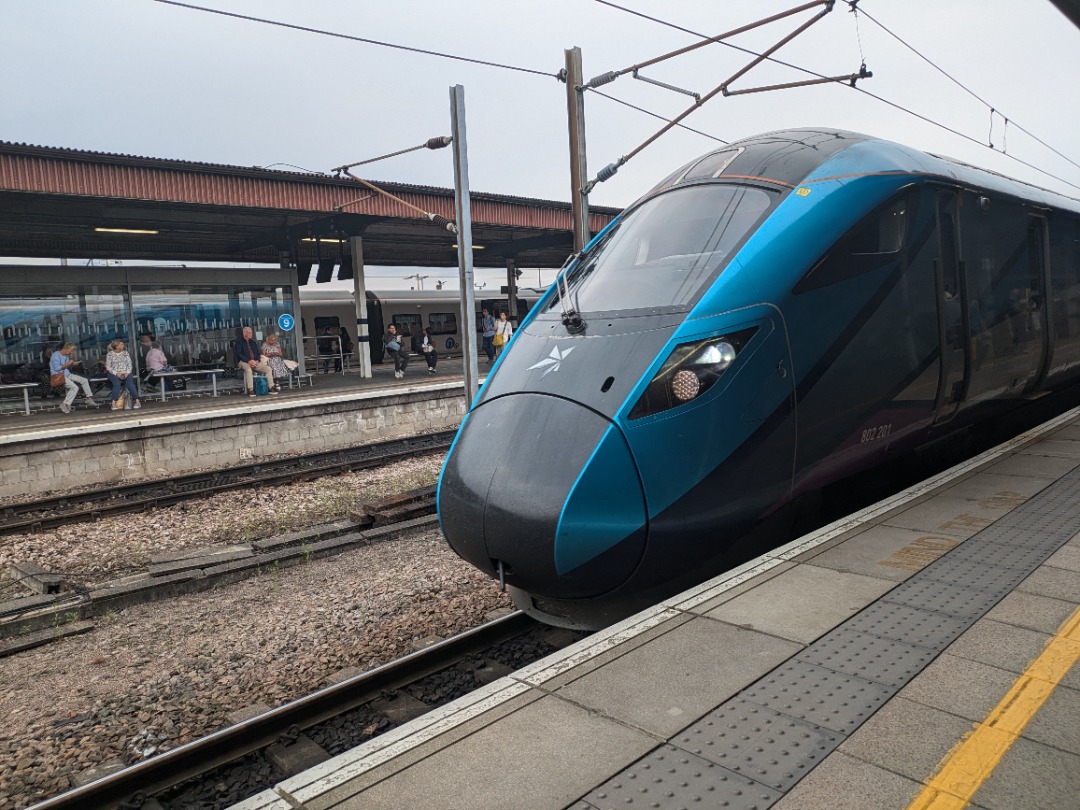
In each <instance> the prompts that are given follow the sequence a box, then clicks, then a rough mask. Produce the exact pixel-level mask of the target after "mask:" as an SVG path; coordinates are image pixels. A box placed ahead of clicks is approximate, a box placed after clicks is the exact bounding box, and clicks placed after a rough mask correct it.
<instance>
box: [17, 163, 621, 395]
mask: <svg viewBox="0 0 1080 810" xmlns="http://www.w3.org/2000/svg"><path fill="white" fill-rule="evenodd" d="M380 185H381V187H382V188H384V189H385V190H387V191H389V192H390V193H391V194H393V195H394V196H396V197H398V198H400V199H402V200H405V201H407V202H408V203H410V204H411V205H413V206H416V207H417V208H421V209H423V210H424V211H428V212H432V213H433V214H436V215H438V216H441V217H445V218H446V219H450V220H452V219H453V218H454V192H453V189H440V188H432V187H423V186H413V185H404V184H395V183H382V184H380ZM471 213H472V219H473V223H472V228H473V241H474V243H475V245H476V246H479V247H481V248H482V249H477V250H475V251H474V259H473V262H474V266H475V267H478V268H507V270H508V278H510V279H512V278H513V277H514V273H513V272H512V271H513V269H514V268H515V267H520V266H526V267H559V266H561V265H562V263H563V261H564V260H565V258H566V257H567V255H569V253H570V252H571V251H572V245H573V238H572V218H571V208H570V205H569V204H568V203H559V202H549V201H543V200H532V199H525V198H520V197H511V196H503V195H495V194H483V193H474V194H472V195H471ZM617 213H618V211H617V210H616V209H596V208H594V209H593V210H592V212H591V219H590V226H591V230H592V231H593V232H594V233H595V232H597V231H599V230H600V229H601V228H603V227H604V225H606V224H607V223H608V222H610V221H611V220H612V218H613V217H614V216H615V215H616V214H617ZM355 237H359V241H356V240H355V239H354V238H355ZM455 242H456V240H455V238H454V236H453V234H451V233H449V232H447V231H446V230H445V229H443V228H440V227H438V226H437V225H434V224H432V223H431V222H430V221H429V220H427V219H425V218H423V217H421V216H419V215H418V214H416V213H415V211H412V210H410V209H409V208H407V207H406V206H403V205H401V204H400V203H398V202H395V201H394V200H392V199H389V198H387V197H385V196H382V195H379V194H375V193H373V192H371V191H370V190H368V189H367V188H365V187H363V186H361V185H359V184H357V183H356V182H355V181H353V180H350V179H347V178H344V179H342V178H336V177H331V176H329V175H322V174H311V173H301V172H286V171H275V170H269V169H263V168H259V167H252V168H245V167H240V166H223V165H215V164H207V163H193V162H188V161H181V160H167V159H159V158H147V157H135V156H130V155H118V154H107V153H100V152H86V151H79V150H73V149H57V148H49V147H39V146H29V145H25V144H15V143H7V142H0V256H2V257H6V259H7V261H8V262H10V263H7V264H3V265H0V335H2V343H0V377H2V379H3V381H5V382H10V381H17V380H18V378H19V376H20V375H24V376H25V375H26V374H27V373H28V372H33V371H35V370H37V371H40V369H41V368H42V367H43V366H44V365H47V363H48V358H49V354H50V353H51V352H52V351H53V350H54V349H55V348H56V347H57V346H58V344H60V343H62V342H71V343H75V344H76V345H77V346H78V347H79V354H80V356H81V357H83V358H95V357H98V356H100V357H103V356H104V354H105V352H106V350H107V346H108V343H109V341H110V340H112V339H114V338H122V339H124V340H125V341H127V342H128V344H129V347H130V348H132V355H133V356H135V355H136V354H137V352H136V351H135V349H136V347H137V345H138V341H139V337H140V336H141V335H144V334H148V335H152V336H153V337H154V339H156V340H157V341H158V342H159V343H160V344H161V345H162V348H164V349H165V351H166V353H167V354H168V355H169V356H170V357H171V358H173V359H174V362H176V363H178V364H185V365H186V364H191V365H197V364H199V363H215V364H218V363H232V360H233V358H232V355H231V344H232V341H233V340H234V339H235V338H236V337H237V334H238V331H239V330H240V329H241V328H242V327H243V326H251V327H252V328H253V329H254V330H255V334H256V337H257V338H259V339H261V338H262V337H264V336H265V335H266V334H269V333H270V332H276V333H278V334H279V336H280V339H281V343H282V344H283V347H284V350H285V353H286V355H287V356H292V357H298V358H302V357H303V355H304V351H303V347H302V345H301V343H302V341H301V337H302V336H301V335H300V334H299V333H300V332H301V328H302V324H303V321H302V318H301V312H300V293H299V290H300V287H302V286H304V285H306V284H308V283H309V282H312V281H313V282H315V283H318V282H324V281H329V280H331V278H332V277H333V276H334V274H335V269H336V271H337V272H336V275H337V278H339V279H348V278H358V282H359V283H357V285H356V289H357V290H358V291H361V295H363V293H362V290H363V289H364V286H363V283H362V282H363V268H364V266H365V264H367V265H380V266H420V267H433V268H435V267H456V265H457V252H456V244H455ZM351 245H359V246H361V249H362V256H353V255H351V253H350V252H349V251H350V246H351ZM20 260H33V261H34V263H30V262H28V261H23V262H20ZM140 262H144V263H147V264H144V265H142V266H140V265H139V263H140ZM150 262H153V263H155V264H149V263H150ZM357 271H358V273H357ZM354 273H355V274H356V275H354ZM357 326H358V327H360V328H358V329H357V332H358V334H357V338H358V342H363V341H365V340H366V338H367V329H366V326H367V324H366V323H358V324H357ZM137 362H138V361H137Z"/></svg>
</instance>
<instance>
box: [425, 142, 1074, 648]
mask: <svg viewBox="0 0 1080 810" xmlns="http://www.w3.org/2000/svg"><path fill="white" fill-rule="evenodd" d="M1078 374H1080V203H1078V201H1077V200H1074V199H1070V198H1066V197H1062V196H1059V195H1056V194H1053V193H1051V192H1048V191H1045V190H1042V189H1039V188H1036V187H1033V186H1029V185H1025V184H1023V183H1019V182H1016V181H1013V180H1009V179H1007V178H1005V177H1003V176H1000V175H997V174H994V173H991V172H987V171H984V170H980V169H977V168H975V167H972V166H969V165H965V164H963V163H960V162H957V161H954V160H950V159H946V158H942V157H936V156H932V155H928V154H925V153H922V152H919V151H916V150H914V149H910V148H907V147H904V146H900V145H898V144H895V143H890V142H887V141H884V140H880V139H877V138H872V137H867V136H863V135H858V134H854V133H850V132H843V131H835V130H815V129H798V130H785V131H780V132H773V133H770V134H767V135H761V136H757V137H753V138H749V139H746V140H743V141H740V142H737V143H734V144H732V145H730V146H725V147H724V148H722V149H719V150H717V151H715V152H711V153H710V154H707V155H705V156H704V157H701V158H699V159H697V160H694V161H693V162H691V163H689V164H687V165H686V166H684V167H682V168H681V169H679V170H678V171H676V172H674V173H673V174H671V175H670V176H669V177H667V178H666V179H664V180H663V181H662V182H661V183H660V184H659V185H657V186H656V187H655V188H654V189H652V190H651V191H650V192H649V193H648V194H646V195H645V196H644V197H643V198H641V199H640V200H638V201H637V202H636V203H634V204H633V205H632V206H630V207H629V208H627V209H626V211H625V212H624V213H623V214H622V215H621V216H620V217H619V218H618V219H616V220H615V221H614V222H612V223H611V225H610V226H609V227H607V228H606V229H605V230H604V231H603V232H601V233H600V234H598V235H597V236H596V237H595V238H594V239H593V240H592V241H591V243H590V244H589V245H588V246H587V247H586V249H585V250H584V251H582V253H581V254H580V255H576V256H574V257H572V259H571V261H570V262H569V263H568V265H567V266H566V268H565V269H564V271H563V272H562V274H561V276H560V280H559V282H558V283H557V284H556V285H553V286H552V287H551V289H550V290H549V291H548V293H547V295H546V297H545V298H544V299H543V300H541V301H540V302H539V303H538V304H537V305H536V306H535V307H534V308H533V310H532V311H531V312H530V314H529V316H528V318H527V319H526V320H525V321H524V323H523V324H522V326H521V328H520V329H518V331H517V332H516V333H515V334H514V337H513V340H512V342H511V344H510V347H509V349H508V351H506V352H504V353H503V355H502V357H501V358H500V360H499V361H498V363H497V364H496V366H495V368H494V369H493V371H492V373H491V374H490V376H489V377H488V379H487V381H486V383H485V384H484V386H483V389H482V390H481V392H480V395H479V396H478V398H477V400H476V402H475V403H474V405H473V407H472V408H471V410H470V411H469V413H468V415H467V417H466V419H465V421H464V423H463V424H462V426H461V429H460V431H459V433H458V436H457V439H456V441H455V444H454V446H453V448H452V450H451V451H450V454H449V456H448V458H447V460H446V464H445V467H444V469H443V472H442V476H441V480H440V484H439V495H438V503H439V515H440V521H441V525H442V529H443V532H444V533H445V535H446V537H447V539H448V540H449V543H450V545H451V546H452V548H453V549H454V550H455V551H456V552H457V553H458V554H459V555H461V556H462V557H463V558H465V559H466V560H468V561H469V562H471V563H472V564H473V565H475V566H477V567H478V568H480V569H482V570H484V571H486V572H487V573H489V574H490V575H491V576H493V577H495V578H497V579H502V580H504V581H505V582H506V583H507V584H508V585H509V586H510V588H511V593H512V595H513V597H514V600H515V602H516V603H517V604H518V605H519V606H520V607H522V608H523V609H525V610H526V611H528V612H530V613H532V614H533V615H536V616H538V617H540V618H542V619H544V620H546V621H548V622H551V623H554V624H563V625H568V626H578V627H596V626H602V625H604V624H606V623H608V622H610V621H613V620H615V619H617V618H619V617H621V616H623V615H626V614H628V613H629V612H632V611H633V610H635V609H637V608H640V607H642V606H644V605H645V604H648V603H651V602H653V601H656V600H657V599H658V598H662V597H663V596H664V595H667V594H669V593H671V592H674V590H675V589H677V588H682V587H685V586H687V585H689V584H692V583H694V582H696V581H702V580H704V579H705V578H707V577H708V576H710V575H713V574H715V573H717V572H718V571H720V570H723V569H724V568H725V567H727V566H730V565H731V564H733V563H734V562H737V561H740V560H741V559H745V558H746V557H747V556H751V555H752V553H753V552H754V549H755V548H757V549H759V550H760V546H761V543H762V538H768V537H772V538H775V539H774V540H773V541H772V543H773V545H775V544H776V543H778V542H781V541H782V540H784V539H786V534H785V532H784V531H783V529H782V527H784V526H786V525H788V524H789V522H790V520H791V517H792V515H793V514H795V512H796V511H797V508H798V506H799V504H800V503H805V502H806V500H807V499H809V498H812V497H813V496H814V494H815V493H817V492H820V491H821V490H822V488H824V487H826V486H828V485H830V484H833V483H834V482H837V481H841V480H843V479H846V478H848V477H850V476H852V475H857V474H862V473H864V472H867V471H870V470H873V469H875V468H876V467H879V466H880V465H882V464H884V463H885V462H886V461H887V460H889V459H892V458H894V457H896V456H898V455H901V454H907V453H911V452H913V451H917V450H919V449H920V448H924V447H926V446H928V445H930V444H934V443H941V442H942V441H946V442H947V441H948V437H950V436H953V435H957V434H958V432H959V431H961V430H962V429H965V428H967V429H970V428H971V427H972V426H973V425H976V426H977V425H979V424H980V423H981V422H982V420H986V419H990V418H992V417H995V416H996V415H997V414H999V413H1000V412H1001V411H1002V409H1007V408H1016V407H1018V406H1021V405H1022V404H1023V403H1025V402H1027V401H1030V400H1032V399H1034V398H1037V397H1038V396H1040V395H1041V394H1042V393H1044V392H1047V391H1054V390H1058V389H1062V388H1064V387H1066V386H1069V385H1071V384H1073V383H1074V382H1075V381H1076V380H1077V377H1078Z"/></svg>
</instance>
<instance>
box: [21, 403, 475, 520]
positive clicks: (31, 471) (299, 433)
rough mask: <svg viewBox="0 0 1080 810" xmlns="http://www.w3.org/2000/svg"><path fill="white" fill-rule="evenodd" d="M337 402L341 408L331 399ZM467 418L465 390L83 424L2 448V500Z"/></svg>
mask: <svg viewBox="0 0 1080 810" xmlns="http://www.w3.org/2000/svg"><path fill="white" fill-rule="evenodd" d="M335 400H336V401H335ZM464 414H465V398H464V396H463V395H462V391H461V386H460V385H456V384H447V386H446V388H445V389H431V388H427V389H425V390H424V391H422V392H417V393H400V394H398V393H395V394H389V395H382V396H372V397H364V398H361V399H355V398H353V399H341V398H328V399H327V400H322V401H319V402H312V403H311V404H304V405H299V406H297V405H286V404H285V403H282V405H281V406H280V407H277V408H267V407H265V406H263V407H259V408H258V410H254V409H252V410H250V411H246V412H240V413H237V412H235V411H233V412H232V413H230V414H229V415H227V416H222V415H214V414H213V413H210V414H208V415H204V416H200V415H199V414H188V415H184V416H180V415H171V416H169V417H168V419H164V418H162V419H161V420H160V421H157V420H153V421H152V422H151V423H150V424H140V425H137V426H133V427H127V428H124V429H122V430H118V429H116V427H115V426H113V427H109V426H102V429H101V430H97V431H95V430H94V427H95V426H91V425H82V426H81V427H80V428H78V429H77V430H71V431H70V432H68V431H64V432H63V433H62V435H58V434H61V432H60V431H57V430H55V429H50V430H47V431H41V432H40V434H39V435H33V434H31V435H29V436H26V437H19V438H16V437H7V438H5V439H3V440H2V442H0V497H5V498H6V497H27V498H30V497H35V496H41V495H42V494H43V493H50V492H55V491H59V490H70V489H74V488H77V487H84V486H102V485H107V484H110V483H134V482H138V481H142V480H145V479H149V478H162V477H167V476H170V475H179V474H183V473H188V472H195V471H198V470H205V469H218V468H226V467H235V466H236V465H238V464H245V463H249V459H248V455H249V454H250V458H251V459H254V460H257V459H259V458H262V457H268V456H279V455H282V454H286V453H314V452H318V451H323V450H336V449H342V448H346V447H355V446H357V445H361V444H368V443H372V442H377V441H381V440H384V439H392V438H399V437H405V436H411V435H414V434H416V433H421V432H427V431H437V430H448V429H451V428H455V427H457V425H458V424H459V423H460V422H461V419H462V418H463V416H464Z"/></svg>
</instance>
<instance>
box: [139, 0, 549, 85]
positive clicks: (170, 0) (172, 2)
mask: <svg viewBox="0 0 1080 810" xmlns="http://www.w3.org/2000/svg"><path fill="white" fill-rule="evenodd" d="M153 2H155V3H163V4H164V5H167V6H177V7H179V8H186V9H190V10H192V11H204V12H206V13H208V14H220V15H221V16H222V17H232V18H234V19H237V20H247V21H248V22H257V23H262V24H263V25H275V26H278V27H279V28H291V29H292V30H294V31H304V32H306V33H309V34H320V35H322V36H326V37H336V38H337V39H346V40H349V41H351V42H363V43H366V44H368V45H381V46H382V47H384V48H394V49H396V50H399V51H409V52H410V53H422V54H425V55H427V56H438V57H441V58H443V59H454V60H456V61H458V62H470V63H472V64H474V65H485V66H487V67H497V68H502V69H503V70H516V71H519V72H521V73H531V74H533V75H536V76H549V77H551V78H556V79H557V78H558V74H557V73H550V72H548V71H545V70H533V69H532V68H526V67H519V66H517V65H504V64H501V63H499V62H488V61H485V60H483V59H472V58H470V57H468V56H458V55H457V54H452V53H442V52H440V51H429V50H425V49H424V48H413V47H410V46H408V45H395V44H394V43H392V42H381V41H379V40H377V39H366V38H364V37H357V36H353V35H351V34H341V33H338V32H337V31H326V30H323V29H321V28H310V27H309V26H306V25H296V24H295V23H287V22H281V21H280V20H270V19H267V18H265V17H254V16H252V15H250V14H237V13H235V12H232V11H223V10H222V9H217V8H208V7H207V6H197V5H194V4H193V3H181V2H178V0H153Z"/></svg>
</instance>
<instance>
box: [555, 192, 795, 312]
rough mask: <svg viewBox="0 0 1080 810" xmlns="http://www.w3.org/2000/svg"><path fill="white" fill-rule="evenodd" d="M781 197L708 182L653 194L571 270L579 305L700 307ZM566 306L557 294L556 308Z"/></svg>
mask: <svg viewBox="0 0 1080 810" xmlns="http://www.w3.org/2000/svg"><path fill="white" fill-rule="evenodd" d="M775 199H776V197H775V195H773V194H772V193H770V192H768V191H765V190H763V189H760V188H755V187H750V186H741V185H731V184H727V183H723V184H721V183H708V184H702V185H693V186H686V187H681V188H675V189H673V190H672V191H668V192H665V193H663V194H660V195H658V196H656V197H653V198H652V199H649V200H646V201H645V202H644V203H642V204H641V205H640V206H638V207H637V208H634V209H632V210H631V211H629V212H628V213H627V214H625V215H624V217H623V218H622V219H621V220H619V221H617V222H616V224H615V225H614V226H613V227H612V228H610V229H609V230H608V231H607V233H606V234H605V235H604V237H603V239H602V240H601V241H599V242H598V243H597V244H596V245H594V246H593V248H592V249H591V250H590V251H589V252H588V253H587V254H586V256H585V258H584V260H583V261H581V262H579V263H578V264H577V265H575V266H574V268H573V269H572V270H571V271H570V273H569V275H568V278H567V282H568V288H569V291H570V295H571V296H572V297H573V299H574V303H575V308H577V309H579V310H580V311H582V312H611V311H619V312H626V311H628V310H635V309H649V310H654V311H655V310H657V309H665V308H685V307H687V306H690V305H692V304H693V302H694V301H695V300H696V299H697V297H698V296H699V295H700V293H701V291H702V290H703V289H705V288H706V287H707V286H708V284H709V283H711V282H712V280H713V279H715V278H716V277H717V276H718V275H719V274H720V272H721V271H722V270H723V268H724V267H725V266H727V262H728V260H729V259H730V258H731V256H732V255H733V254H734V252H735V250H736V248H737V247H738V246H739V245H740V244H741V243H742V242H743V240H744V239H745V238H746V237H747V236H748V235H749V234H750V233H751V232H752V231H753V229H754V228H755V227H756V226H757V225H758V224H759V223H760V222H761V221H762V220H763V219H764V217H765V214H766V213H767V212H768V210H769V209H770V207H771V206H772V204H773V201H774V200H775ZM560 306H561V304H560V302H559V296H558V295H556V296H554V297H553V298H552V301H551V304H550V308H552V309H555V310H557V309H558V308H559V307H560Z"/></svg>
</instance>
